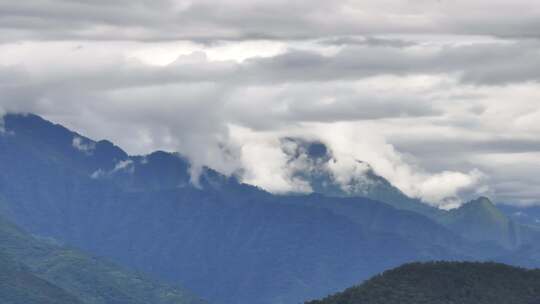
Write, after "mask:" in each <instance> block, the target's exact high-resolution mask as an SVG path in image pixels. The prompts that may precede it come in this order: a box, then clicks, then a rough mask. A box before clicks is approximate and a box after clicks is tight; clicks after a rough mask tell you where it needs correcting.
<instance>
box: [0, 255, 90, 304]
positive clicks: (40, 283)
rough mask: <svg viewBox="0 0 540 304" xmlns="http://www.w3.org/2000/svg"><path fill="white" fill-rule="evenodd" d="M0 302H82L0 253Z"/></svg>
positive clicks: (64, 303)
mask: <svg viewBox="0 0 540 304" xmlns="http://www.w3.org/2000/svg"><path fill="white" fill-rule="evenodd" d="M0 301H1V303H2V304H83V302H81V301H80V300H79V299H77V298H76V297H74V296H73V295H71V294H69V293H68V292H66V291H65V290H63V289H61V288H59V287H58V286H55V285H53V284H51V283H49V282H48V281H46V280H44V279H42V278H40V277H38V276H36V275H35V274H34V273H32V272H31V271H30V270H29V269H28V268H27V267H25V266H24V265H21V264H19V263H17V262H15V261H14V260H12V259H10V258H9V257H7V256H6V255H4V254H2V253H0Z"/></svg>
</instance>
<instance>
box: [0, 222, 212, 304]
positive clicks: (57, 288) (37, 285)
mask: <svg viewBox="0 0 540 304" xmlns="http://www.w3.org/2000/svg"><path fill="white" fill-rule="evenodd" d="M0 269H2V271H1V277H0V279H1V282H0V284H1V285H0V288H2V289H1V290H2V292H1V295H2V296H4V297H6V298H7V297H8V295H9V297H10V298H12V299H14V300H13V301H12V302H9V301H8V300H6V299H5V298H2V303H3V304H4V303H14V304H23V303H24V304H29V303H39V304H46V303H59V304H60V303H70V304H76V303H84V304H143V303H144V304H147V303H152V304H195V303H204V302H203V301H201V300H198V299H197V298H195V297H193V296H192V295H191V294H190V293H188V292H186V291H183V290H181V289H178V288H172V287H169V286H166V285H162V284H159V283H157V282H154V281H153V280H150V279H148V278H146V277H144V276H142V275H138V274H135V273H131V272H129V271H126V270H124V269H122V268H119V267H118V266H116V265H114V264H112V263H109V262H107V261H104V260H102V259H99V258H93V257H88V256H86V255H85V254H83V253H81V252H79V251H77V250H72V249H66V248H64V247H61V246H58V245H56V244H54V242H53V241H52V240H40V239H36V238H35V237H33V236H31V235H29V234H27V233H25V232H24V231H22V230H20V229H19V228H18V227H16V226H15V225H13V224H11V223H9V222H7V221H6V220H4V219H2V218H0ZM11 278H15V280H12V279H11ZM8 290H9V291H8ZM77 298H78V299H80V301H79V300H77ZM5 301H8V302H5Z"/></svg>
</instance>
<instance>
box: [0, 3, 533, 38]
mask: <svg viewBox="0 0 540 304" xmlns="http://www.w3.org/2000/svg"><path fill="white" fill-rule="evenodd" d="M535 5H536V3H535V1H532V0H517V1H512V2H511V3H510V2H508V1H504V0H496V1H485V0H473V1H450V0H420V1H414V2H413V1H406V0H395V1H350V0H339V1H322V0H317V1H312V0H311V1H307V0H294V1H283V0H278V1H262V0H255V1H253V0H250V1H247V0H221V1H211V0H199V1H188V0H177V1H172V0H170V1H168V0H156V1H146V0H135V1H78V0H63V1H60V0H30V1H9V0H4V1H1V2H0V15H1V18H0V20H1V21H0V25H1V29H2V30H1V31H0V33H2V37H3V40H4V41H6V40H11V39H15V40H16V39H110V40H133V39H139V40H146V41H156V40H175V39H186V40H197V41H201V42H207V43H211V42H214V41H217V40H243V39H263V38H264V39H309V38H319V37H332V36H338V35H342V36H343V35H345V36H349V35H365V34H370V33H371V34H381V33H421V34H426V33H431V34H476V35H494V36H501V37H538V31H537V29H538V25H539V23H538V20H540V18H539V16H540V13H539V12H538V9H536V8H537V6H535ZM516 11H519V12H520V13H519V14H515V13H513V12H516ZM510 12H512V13H510Z"/></svg>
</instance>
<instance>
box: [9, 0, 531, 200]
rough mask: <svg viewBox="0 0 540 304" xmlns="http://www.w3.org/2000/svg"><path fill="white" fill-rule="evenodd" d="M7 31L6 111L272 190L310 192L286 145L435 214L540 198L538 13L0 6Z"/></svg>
mask: <svg viewBox="0 0 540 304" xmlns="http://www.w3.org/2000/svg"><path fill="white" fill-rule="evenodd" d="M487 7H489V9H486V8H487ZM515 11H520V12H522V13H521V14H519V15H517V14H514V13H512V12H515ZM0 20H1V21H0V25H1V26H0V37H2V38H0V91H1V93H2V96H1V97H0V113H2V112H5V111H11V112H34V113H37V114H41V115H44V116H45V117H47V118H49V119H52V120H54V121H56V122H59V123H63V124H66V125H67V126H69V127H71V128H74V129H76V130H77V131H79V132H82V133H84V134H88V135H89V136H91V137H94V138H109V139H111V140H113V141H115V142H116V143H118V144H119V145H120V146H122V147H123V148H125V149H127V150H128V151H129V152H130V153H138V154H144V153H148V152H150V151H152V150H155V149H164V150H170V151H179V152H181V153H183V154H185V155H186V156H187V157H189V158H190V159H191V160H192V161H193V163H194V166H195V168H196V167H200V166H205V165H206V166H210V167H213V168H216V169H217V170H220V171H222V172H223V173H225V174H237V175H239V176H241V177H242V178H243V180H244V181H245V182H249V183H253V184H256V185H259V186H261V187H263V188H266V189H268V190H270V191H274V192H287V191H310V189H309V187H308V186H307V185H306V184H305V183H303V182H302V181H300V180H298V179H295V177H294V175H293V174H292V173H291V172H292V170H293V169H292V168H290V166H291V164H290V163H288V162H287V155H286V154H285V153H284V151H283V149H282V146H281V143H282V139H283V138H285V137H291V136H293V137H299V138H306V139H313V140H319V141H322V142H324V143H325V144H327V145H328V146H329V147H330V148H331V149H332V151H333V152H334V153H335V157H336V159H337V161H336V163H335V164H334V167H333V168H332V170H333V172H334V176H335V178H336V179H338V180H347V179H350V178H353V177H355V176H358V175H361V174H362V170H359V169H358V168H357V167H355V166H356V164H357V160H361V161H365V162H367V163H369V164H370V165H371V166H372V167H373V168H374V170H375V171H376V172H377V173H378V174H380V175H382V176H384V177H385V178H387V179H388V180H390V181H391V182H392V183H393V184H395V185H396V186H397V187H399V188H400V189H401V190H402V191H404V192H405V193H407V194H409V195H411V196H414V197H419V198H421V199H423V200H424V201H426V202H427V203H431V204H434V205H439V206H445V207H448V206H449V205H455V204H456V203H459V202H460V201H461V200H463V199H468V198H470V197H473V196H475V195H478V194H479V193H483V194H488V195H491V196H493V197H494V199H495V200H496V201H498V202H504V203H513V204H534V203H540V199H538V198H539V197H540V195H539V194H540V193H538V191H537V190H535V189H537V188H538V187H536V185H538V184H539V183H540V178H539V177H538V174H536V172H538V169H540V139H538V136H537V134H538V132H539V131H540V128H539V125H540V124H538V123H537V122H538V119H540V100H539V99H538V96H540V87H539V84H538V82H539V80H540V51H539V50H540V41H539V40H538V38H539V37H538V32H537V29H538V27H539V26H540V24H539V23H538V20H540V9H539V7H538V5H537V4H535V3H534V1H524V0H520V1H513V2H508V1H489V2H487V1H478V0H477V1H445V0H443V1H429V0H421V1H414V2H411V1H405V0H403V1H399V0H395V1H390V0H389V1H362V2H361V4H360V2H358V1H332V2H329V1H292V2H291V1H287V2H285V1H238V0H235V1H206V0H203V1H165V0H163V1H143V0H141V1H114V3H111V2H110V1H92V2H91V3H89V2H85V1H68V0H65V1H52V0H33V1H24V2H20V1H19V2H13V1H0ZM74 146H75V147H78V148H79V149H81V150H84V151H87V153H88V152H89V151H90V149H89V148H90V147H87V146H85V145H84V143H83V142H74ZM296 165H300V164H296ZM195 172H196V170H195Z"/></svg>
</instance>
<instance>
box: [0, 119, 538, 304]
mask: <svg viewBox="0 0 540 304" xmlns="http://www.w3.org/2000/svg"><path fill="white" fill-rule="evenodd" d="M4 129H5V131H4V132H3V133H1V134H0V151H2V153H0V212H1V213H2V214H3V215H4V217H5V218H7V219H8V220H9V221H12V222H13V223H14V225H18V226H20V227H21V228H20V229H22V230H24V231H28V233H29V234H32V238H33V239H37V240H38V241H40V242H42V241H41V240H48V242H53V243H54V244H56V245H55V246H60V247H61V248H65V247H68V248H74V249H73V250H75V252H84V254H88V255H89V256H96V257H99V258H100V259H101V258H103V259H106V260H110V261H111V262H112V263H113V264H118V265H120V266H119V267H121V268H125V269H130V270H131V271H137V272H141V273H145V275H144V277H145V278H151V279H148V280H156V282H157V281H160V282H164V285H159V284H162V283H155V284H158V285H159V286H170V285H172V286H179V285H181V286H183V287H184V288H187V289H188V290H190V291H192V292H194V293H195V294H196V295H198V296H200V297H202V298H204V299H206V300H208V301H209V302H211V303H216V304H242V303H250V304H279V303H284V304H289V303H299V302H303V301H305V300H307V299H314V298H321V297H323V296H326V295H328V294H330V293H334V292H337V291H339V290H341V289H343V288H345V287H347V286H351V285H353V284H356V283H358V282H359V281H361V280H364V279H367V278H369V277H371V276H373V275H375V274H377V273H380V272H382V271H384V270H387V269H389V268H393V267H397V266H399V265H401V264H403V263H407V262H415V261H430V260H450V261H452V260H454V261H456V260H477V261H481V260H495V261H503V262H506V263H511V264H517V265H523V266H526V267H536V266H538V265H540V247H538V246H537V245H536V244H538V242H537V241H538V240H539V239H540V232H539V230H538V229H539V228H538V227H537V226H534V225H530V224H529V223H527V222H520V221H517V220H516V219H515V218H513V217H511V216H508V214H507V213H504V212H502V211H501V210H499V208H497V207H496V206H495V205H494V204H493V203H492V202H491V201H490V200H489V199H487V198H479V199H477V200H474V201H471V202H469V203H466V204H464V205H463V206H462V207H460V208H458V209H454V210H450V211H445V210H440V209H436V208H434V207H431V206H428V205H426V204H424V203H422V202H421V201H420V200H417V199H414V198H409V197H407V196H406V195H405V194H403V193H402V192H401V191H399V189H397V188H396V187H394V186H393V185H391V183H389V182H388V181H387V180H386V179H384V178H383V177H382V176H379V175H377V173H376V172H375V171H374V170H373V169H372V168H371V167H370V166H369V165H367V164H364V166H365V167H366V168H367V171H366V172H367V173H366V175H365V179H364V180H363V181H362V182H361V183H360V181H358V182H355V181H354V180H353V181H351V185H349V186H350V187H349V188H348V189H352V190H351V191H344V190H343V189H342V188H340V187H338V185H336V183H335V182H333V180H332V177H331V176H330V175H329V174H328V172H327V171H326V170H324V163H325V162H328V161H330V160H331V159H332V155H331V151H330V150H329V149H328V148H327V147H325V146H324V145H323V144H321V143H316V142H315V143H314V142H308V141H300V140H298V139H291V138H287V139H284V140H283V141H284V142H285V143H289V144H290V143H291V141H292V142H294V143H295V145H294V146H295V148H294V149H292V150H291V149H289V150H288V153H289V155H290V157H291V162H294V161H295V158H298V156H299V155H304V161H307V162H310V164H311V166H309V167H310V168H311V169H310V170H308V171H298V172H296V173H295V174H296V175H297V176H298V177H299V178H303V179H305V180H306V181H307V182H309V184H310V185H311V188H312V189H313V190H314V193H312V194H307V195H306V194H298V193H291V194H288V195H275V194H272V193H269V192H266V191H264V190H262V189H260V188H257V187H254V186H251V185H247V184H243V183H241V182H240V181H239V180H238V179H237V178H236V177H234V176H225V175H222V174H220V173H219V172H217V171H215V170H213V169H211V168H203V170H202V172H201V175H200V179H199V182H198V183H196V184H194V183H193V182H192V178H191V175H190V166H191V165H190V163H189V160H188V159H187V158H185V157H183V156H182V155H180V154H177V153H168V152H163V151H157V152H153V153H151V154H148V155H139V156H131V155H128V154H127V153H126V152H124V151H123V150H122V149H120V148H119V147H117V146H115V145H114V144H113V143H111V142H109V141H106V140H101V141H94V140H92V139H89V138H87V137H85V136H83V135H81V134H78V133H75V132H73V131H71V130H68V129H66V128H65V127H63V126H60V125H57V124H53V123H51V122H49V121H46V120H44V119H43V118H41V117H39V116H36V115H32V114H8V115H5V116H4ZM288 146H291V145H288ZM305 156H307V158H306V157H305ZM29 242H33V241H29ZM55 250H59V249H55ZM53 251H54V250H53ZM81 254H82V253H81ZM21 263H23V264H24V263H26V264H28V266H27V267H30V268H31V269H32V267H31V265H32V263H30V262H28V261H21ZM524 264H525V265H524ZM115 267H116V266H115ZM51 282H52V284H54V283H55V282H53V281H51ZM58 286H59V288H60V289H62V288H64V290H66V291H67V292H68V293H69V292H70V291H72V293H71V294H73V295H74V296H77V294H76V292H75V293H74V292H73V290H76V289H71V290H69V289H66V288H65V286H63V285H61V284H59V285H58ZM126 288H127V287H126ZM161 288H169V287H161ZM170 288H172V287H170ZM146 290H149V289H146ZM182 290H183V289H182ZM184 294H186V295H187V294H189V293H188V292H184ZM187 298H190V299H191V300H190V301H195V300H194V299H195V298H194V297H187ZM107 303H112V302H107ZM152 303H157V302H152Z"/></svg>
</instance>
